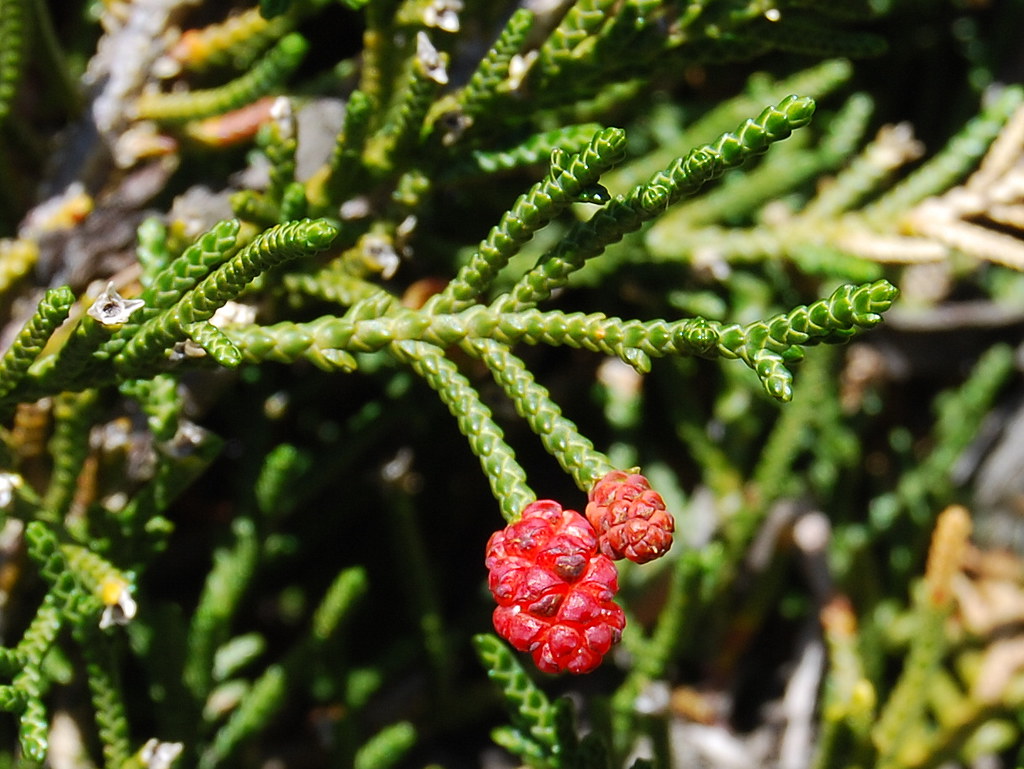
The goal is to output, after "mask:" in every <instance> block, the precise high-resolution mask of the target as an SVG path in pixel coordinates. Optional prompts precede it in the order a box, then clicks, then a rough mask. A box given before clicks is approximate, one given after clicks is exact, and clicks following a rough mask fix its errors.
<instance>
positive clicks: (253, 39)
mask: <svg viewBox="0 0 1024 769" xmlns="http://www.w3.org/2000/svg"><path fill="white" fill-rule="evenodd" d="M293 25H294V22H293V20H292V19H291V18H290V17H288V16H281V17H278V18H275V19H273V20H270V21H268V20H267V19H266V18H264V17H263V16H262V15H261V14H260V12H259V9H257V8H247V9H245V10H243V11H240V12H239V13H234V14H232V15H231V16H229V17H228V18H226V19H225V20H224V21H221V22H218V23H215V24H210V25H208V26H206V27H203V28H201V29H190V30H186V31H185V32H184V33H183V34H182V36H181V39H180V40H179V41H178V43H176V44H175V46H174V47H173V48H172V49H171V56H173V57H174V59H175V60H176V61H178V62H179V63H180V64H181V66H182V67H183V68H184V69H186V70H190V71H193V72H202V71H204V70H206V69H209V68H211V67H220V66H225V65H228V66H231V67H234V68H235V69H244V68H245V67H248V66H250V64H251V63H252V62H253V61H254V60H255V59H256V58H257V57H258V56H259V54H260V53H261V52H262V51H263V50H264V49H265V48H266V47H267V46H268V45H270V43H272V42H273V41H274V40H278V39H279V38H281V37H282V36H283V35H284V34H285V33H286V32H287V31H288V30H289V29H291V27H292V26H293Z"/></svg>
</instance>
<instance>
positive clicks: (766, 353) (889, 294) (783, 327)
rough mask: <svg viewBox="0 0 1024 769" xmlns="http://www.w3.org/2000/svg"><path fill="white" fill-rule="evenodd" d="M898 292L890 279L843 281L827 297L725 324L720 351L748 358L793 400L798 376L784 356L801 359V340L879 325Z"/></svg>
mask: <svg viewBox="0 0 1024 769" xmlns="http://www.w3.org/2000/svg"><path fill="white" fill-rule="evenodd" d="M898 294H899V291H898V289H897V288H896V287H895V286H893V285H892V284H891V283H889V282H888V281H886V280H879V281H875V282H874V283H867V284H863V285H860V286H852V285H847V286H840V287H839V288H837V289H836V290H835V291H834V292H833V293H832V295H831V296H830V297H829V298H828V299H822V300H820V301H817V302H814V303H813V304H810V305H807V306H801V307H797V308H795V309H793V310H790V311H789V312H788V313H785V314H782V315H777V316H775V317H774V318H772V319H770V320H767V321H763V322H758V323H751V324H749V325H747V326H739V325H735V324H733V325H728V326H723V327H720V328H719V329H718V345H717V346H718V351H719V353H720V354H721V355H722V356H723V357H726V358H731V357H737V358H739V359H741V360H742V361H744V362H745V363H746V364H747V365H748V366H750V367H751V368H752V369H754V371H755V372H757V375H758V378H759V379H760V380H761V383H762V384H763V385H764V388H765V390H766V391H767V392H768V394H769V395H771V396H772V397H774V398H777V399H779V400H782V401H788V400H790V399H791V398H792V397H793V388H792V379H793V377H792V374H791V373H790V372H789V370H788V369H787V368H786V366H785V361H786V360H794V359H799V358H800V357H801V355H802V352H801V350H800V346H801V345H809V344H819V343H835V342H841V341H844V340H845V339H848V338H849V337H851V336H853V335H854V334H855V333H857V332H858V331H859V330H860V329H865V328H871V327H873V326H876V325H878V324H879V323H881V322H882V315H881V313H883V312H885V311H886V310H888V309H889V307H891V306H892V303H893V302H894V301H895V300H896V297H897V295H898Z"/></svg>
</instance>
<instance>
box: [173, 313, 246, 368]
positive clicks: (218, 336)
mask: <svg viewBox="0 0 1024 769" xmlns="http://www.w3.org/2000/svg"><path fill="white" fill-rule="evenodd" d="M182 330H183V331H184V332H185V335H186V336H188V338H189V339H190V340H192V342H194V343H195V344H196V346H197V347H200V348H202V350H203V351H204V352H205V353H206V354H207V355H209V356H210V357H211V358H213V359H214V360H215V361H216V362H217V364H218V365H220V366H224V367H225V368H236V367H237V366H238V365H239V364H240V363H241V362H242V353H240V352H239V351H238V348H237V347H235V345H234V344H232V343H231V340H230V339H228V338H227V337H226V336H224V332H223V331H221V330H220V329H219V328H217V327H216V326H214V325H213V324H212V323H206V322H205V321H200V322H199V323H189V324H187V325H185V326H183V327H182Z"/></svg>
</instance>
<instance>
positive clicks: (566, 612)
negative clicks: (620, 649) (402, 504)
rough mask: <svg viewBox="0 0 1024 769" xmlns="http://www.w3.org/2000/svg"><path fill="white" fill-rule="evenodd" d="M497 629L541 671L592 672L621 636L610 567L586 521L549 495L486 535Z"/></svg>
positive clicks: (622, 619) (621, 620) (621, 617)
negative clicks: (527, 655) (507, 523)
mask: <svg viewBox="0 0 1024 769" xmlns="http://www.w3.org/2000/svg"><path fill="white" fill-rule="evenodd" d="M485 563H486V565H487V568H488V570H489V572H490V574H489V576H488V585H489V586H490V589H491V593H492V594H493V595H494V600H495V601H497V602H498V608H496V609H495V610H494V629H495V630H497V631H498V634H499V635H500V636H501V637H502V638H504V639H505V640H507V641H508V642H509V643H511V644H512V646H514V647H515V648H516V649H518V650H519V651H523V652H530V653H531V654H532V655H533V661H534V662H535V663H536V664H537V667H538V668H540V669H541V670H543V671H544V672H545V673H561V672H563V671H569V672H570V673H589V672H590V671H591V670H593V669H594V668H596V667H597V666H598V665H600V664H601V660H602V658H603V657H604V655H605V654H607V653H608V650H609V649H611V647H612V646H613V645H614V644H616V643H617V642H618V641H619V639H620V638H621V637H622V629H623V628H624V627H625V626H626V618H625V615H624V614H623V613H622V609H621V608H619V606H617V605H616V604H615V603H614V601H613V600H612V599H613V597H614V595H615V593H616V591H617V590H618V588H619V585H618V572H617V571H616V569H615V564H614V563H612V562H611V560H609V559H608V558H607V557H606V556H604V555H602V554H601V553H599V552H598V549H597V535H596V534H595V533H594V529H593V527H592V526H591V525H590V524H589V523H587V519H586V518H584V517H583V516H582V515H580V514H579V513H577V512H576V511H574V510H563V509H562V506H561V505H560V504H558V503H557V502H554V501H552V500H549V499H545V500H540V501H537V502H533V503H532V504H529V505H527V506H526V509H525V510H523V515H522V517H521V518H520V519H519V520H518V521H516V522H515V523H512V524H509V525H508V526H506V527H505V528H504V529H502V530H501V531H496V532H494V534H492V535H491V539H490V541H489V542H488V543H487V557H486V560H485Z"/></svg>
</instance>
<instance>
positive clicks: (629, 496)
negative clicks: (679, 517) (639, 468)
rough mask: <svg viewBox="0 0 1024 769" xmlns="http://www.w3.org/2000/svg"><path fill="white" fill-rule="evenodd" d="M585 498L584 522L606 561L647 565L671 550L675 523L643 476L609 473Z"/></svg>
mask: <svg viewBox="0 0 1024 769" xmlns="http://www.w3.org/2000/svg"><path fill="white" fill-rule="evenodd" d="M589 498H590V502H588V503H587V511H586V512H587V520H589V521H590V523H591V524H592V525H593V527H594V529H595V530H596V531H597V536H598V540H599V543H600V548H601V552H602V553H604V554H605V555H607V556H608V557H609V558H612V559H614V560H619V559H620V558H628V559H629V560H631V561H634V562H635V563H647V562H648V561H653V560H654V559H655V558H660V557H661V556H663V555H665V553H667V552H668V549H669V548H670V547H672V532H673V531H675V527H676V524H675V521H674V520H673V518H672V515H671V514H670V513H669V512H668V511H666V510H665V501H664V500H663V499H662V498H661V494H659V493H658V492H656V491H655V490H654V489H652V488H651V484H650V482H649V481H648V480H647V479H646V478H645V477H644V476H642V475H638V474H636V473H627V472H623V471H622V470H612V471H611V472H610V473H608V474H607V475H606V476H604V477H603V478H602V479H601V480H599V481H598V482H597V483H595V484H594V487H593V488H592V489H591V490H590V494H589Z"/></svg>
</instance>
